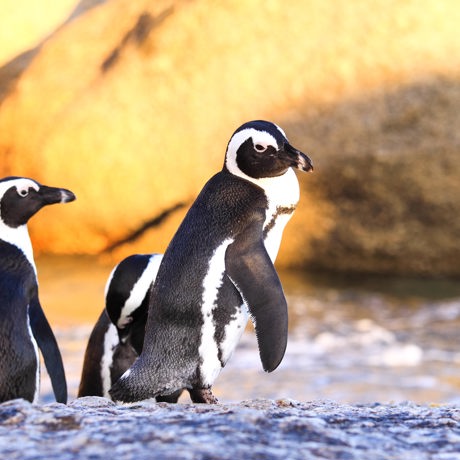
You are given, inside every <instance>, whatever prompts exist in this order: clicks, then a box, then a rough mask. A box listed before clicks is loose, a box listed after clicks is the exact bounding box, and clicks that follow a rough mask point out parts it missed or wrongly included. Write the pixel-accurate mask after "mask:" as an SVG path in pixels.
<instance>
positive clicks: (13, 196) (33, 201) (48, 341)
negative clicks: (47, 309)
mask: <svg viewBox="0 0 460 460" xmlns="http://www.w3.org/2000/svg"><path fill="white" fill-rule="evenodd" d="M73 200H75V195H74V194H73V193H72V192H70V191H69V190H66V189H63V188H54V187H47V186H44V185H41V184H39V183H38V182H36V181H34V180H32V179H28V178H24V177H6V178H4V179H1V180H0V315H1V320H0V350H1V352H2V353H1V354H2V356H1V358H0V360H1V361H0V362H1V365H0V401H7V400H10V399H15V398H24V399H27V400H29V401H36V400H37V398H38V395H39V383H40V362H39V354H38V350H39V349H40V351H41V352H42V355H43V359H44V361H45V365H46V369H47V371H48V374H49V376H50V379H51V384H52V387H53V391H54V394H55V397H56V400H57V401H58V402H62V403H66V402H67V384H66V379H65V373H64V367H63V364H62V358H61V354H60V351H59V348H58V345H57V342H56V339H55V337H54V334H53V331H52V330H51V327H50V325H49V323H48V321H47V319H46V316H45V314H44V312H43V310H42V307H41V305H40V301H39V298H38V281H37V270H36V267H35V262H34V258H33V250H32V243H31V241H30V237H29V232H28V229H27V222H28V220H29V219H30V218H31V217H32V216H33V215H34V214H35V213H37V212H38V211H39V210H40V209H41V208H43V207H44V206H47V205H50V204H55V203H67V202H69V201H73Z"/></svg>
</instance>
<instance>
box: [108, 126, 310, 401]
mask: <svg viewBox="0 0 460 460" xmlns="http://www.w3.org/2000/svg"><path fill="white" fill-rule="evenodd" d="M292 168H297V169H300V170H302V171H310V170H312V169H313V167H312V163H311V160H310V159H309V158H308V157H307V156H306V155H305V154H303V153H301V152H300V151H298V150H296V149H295V148H294V147H292V146H291V145H290V144H289V142H288V140H287V138H286V135H285V133H284V132H283V130H282V129H281V128H279V127H278V126H277V125H275V124H273V123H270V122H267V121H251V122H248V123H245V124H244V125H242V126H241V127H239V128H238V129H237V130H236V131H235V133H234V134H233V135H232V137H231V139H230V141H229V143H228V146H227V151H226V155H225V163H224V167H223V169H222V170H221V171H220V172H219V173H217V174H216V175H215V176H213V177H212V178H211V179H210V180H209V181H208V182H207V183H206V185H205V186H204V188H203V190H202V191H201V193H200V194H199V196H198V197H197V199H196V200H195V202H194V203H193V205H192V206H191V208H190V209H189V211H188V213H187V215H186V216H185V218H184V220H183V222H182V223H181V225H180V227H179V229H178V230H177V232H176V234H175V235H174V237H173V239H172V240H171V242H170V244H169V246H168V248H167V250H166V252H165V254H164V257H163V260H162V263H161V265H160V268H159V270H158V274H157V278H156V280H155V283H154V284H153V287H152V290H151V294H150V296H149V312H148V318H147V324H146V329H145V339H144V346H143V350H142V353H141V355H140V357H139V358H138V359H137V360H136V362H135V363H134V364H133V365H132V366H131V368H130V369H128V371H127V372H125V373H124V374H123V375H122V377H121V378H120V379H119V380H118V381H117V382H116V383H115V384H114V385H113V386H112V388H111V390H110V394H111V396H112V399H114V400H116V401H124V402H131V401H138V400H142V399H147V398H151V397H156V396H158V395H167V394H171V393H172V392H174V391H176V390H178V389H181V388H187V389H188V390H189V392H190V396H191V399H192V400H193V401H194V402H204V403H215V402H216V401H217V400H216V398H215V397H214V396H213V394H212V392H211V387H212V384H213V383H214V381H215V379H216V378H217V376H218V375H219V373H220V371H221V369H222V367H223V366H225V364H226V362H227V360H228V359H229V357H230V356H231V354H232V352H233V350H234V349H235V347H236V345H237V343H238V340H239V339H240V336H241V333H242V331H243V329H244V326H245V325H246V322H247V313H248V312H247V310H249V314H250V316H251V318H252V320H253V322H254V325H255V330H256V335H257V341H258V346H259V354H260V358H261V361H262V366H263V368H264V369H265V370H266V371H268V372H271V371H273V370H274V369H276V367H277V366H278V365H279V363H280V362H281V360H282V358H283V356H284V352H285V349H286V344H287V305H286V300H285V297H284V293H283V289H282V286H281V283H280V280H279V278H278V275H277V273H276V270H275V268H274V265H273V261H274V259H275V258H276V255H277V252H278V248H279V245H280V241H281V236H282V232H283V229H284V226H285V225H286V223H287V221H288V220H289V218H290V217H291V216H292V214H293V212H294V210H295V207H296V205H297V202H298V200H299V184H298V181H297V178H296V175H295V173H294V171H293V169H292Z"/></svg>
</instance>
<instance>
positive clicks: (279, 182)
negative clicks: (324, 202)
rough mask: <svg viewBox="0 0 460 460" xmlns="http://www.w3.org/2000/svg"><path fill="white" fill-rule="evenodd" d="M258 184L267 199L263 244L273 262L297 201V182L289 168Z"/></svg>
mask: <svg viewBox="0 0 460 460" xmlns="http://www.w3.org/2000/svg"><path fill="white" fill-rule="evenodd" d="M260 185H262V188H263V189H264V191H265V195H266V197H267V201H268V207H267V210H266V217H265V222H264V228H263V237H264V244H265V248H266V249H267V252H268V255H269V256H270V259H271V260H272V262H275V259H276V257H277V255H278V250H279V247H280V244H281V238H282V236H283V231H284V228H285V227H286V224H287V223H288V222H289V220H290V219H291V217H292V215H293V214H294V211H295V209H296V207H297V203H298V202H299V197H300V189H299V182H298V181H297V177H296V175H295V172H294V171H293V170H292V169H289V170H288V171H287V172H286V173H285V174H283V175H282V176H280V177H275V178H270V179H265V181H264V182H262V183H261V184H260Z"/></svg>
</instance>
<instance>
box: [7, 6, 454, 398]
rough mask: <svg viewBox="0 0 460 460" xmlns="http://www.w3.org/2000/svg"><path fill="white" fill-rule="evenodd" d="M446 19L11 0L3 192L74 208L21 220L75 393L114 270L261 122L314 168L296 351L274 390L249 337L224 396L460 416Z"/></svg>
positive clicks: (160, 239)
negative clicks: (28, 184)
mask: <svg viewBox="0 0 460 460" xmlns="http://www.w3.org/2000/svg"><path fill="white" fill-rule="evenodd" d="M458 24H460V7H459V5H458V2H457V1H455V0H441V1H439V0H422V1H411V0H407V1H395V0H390V1H388V0H385V1H383V0H373V1H367V0H356V1H354V2H349V1H345V0H327V1H324V0H310V1H300V0H299V1H291V2H289V3H288V4H287V3H286V2H282V1H281V0H264V1H262V0H253V1H250V0H249V1H242V0H240V1H228V2H216V1H211V0H201V1H199V0H197V1H167V0H160V1H152V0H150V1H145V0H135V1H133V0H106V1H103V0H81V1H76V0H60V1H59V2H52V1H48V0H43V1H42V2H39V3H37V2H35V1H30V0H20V1H17V0H16V1H12V0H2V2H1V3H0V159H1V160H0V177H3V176H7V175H21V176H28V177H32V178H34V179H36V180H38V181H40V182H42V183H44V184H47V185H54V186H62V187H66V188H69V189H71V190H72V191H73V192H75V194H76V195H77V197H78V200H77V201H76V202H75V203H72V204H69V205H66V206H56V207H53V208H50V209H46V210H44V211H43V212H42V213H41V214H39V215H38V216H37V217H36V218H34V219H32V221H31V223H30V233H31V237H32V240H33V244H34V249H35V253H36V256H37V266H38V270H39V279H40V289H41V299H42V304H43V306H44V308H45V311H46V313H47V315H48V317H49V319H50V322H51V323H52V325H53V328H54V329H55V330H56V333H57V335H58V336H59V341H60V344H61V347H62V348H63V350H64V354H65V356H64V359H65V361H66V362H65V364H66V368H67V372H68V374H69V376H70V377H69V380H70V382H71V393H72V391H73V395H75V393H76V386H77V385H78V380H79V373H80V370H81V360H82V355H83V351H84V347H85V344H86V340H87V337H88V335H89V332H90V330H91V327H92V325H93V324H94V321H95V319H96V318H97V316H98V315H99V313H100V311H101V309H102V308H103V290H104V284H105V281H106V279H107V277H108V275H109V273H110V271H111V268H112V267H113V264H115V263H117V262H118V261H119V260H121V258H122V257H124V256H126V255H128V254H131V253H134V252H143V253H145V252H163V251H164V249H165V247H166V245H167V243H168V241H169V240H170V239H171V237H172V235H173V233H174V231H175V229H176V228H177V226H178V224H179V223H180V221H181V219H182V218H183V216H184V214H185V212H186V211H187V209H188V207H189V205H190V204H191V202H192V201H193V200H194V198H195V197H196V195H197V194H198V192H199V191H200V189H201V187H202V186H203V184H204V183H205V181H206V180H207V179H208V178H209V177H210V176H211V175H212V174H214V173H215V172H216V171H218V170H219V169H220V168H221V167H222V163H223V158H224V153H225V148H226V144H227V142H228V140H229V138H230V136H231V134H232V133H233V131H234V130H235V129H236V128H237V127H238V126H239V125H240V124H242V123H243V122H245V121H248V120H251V119H260V118H262V119H267V120H271V121H274V122H275V123H277V124H279V125H280V126H281V127H282V128H283V129H284V131H285V132H286V133H287V136H288V137H289V139H290V141H291V143H292V144H293V145H294V146H295V147H297V148H298V149H300V150H302V151H304V152H306V153H308V154H309V156H310V157H311V158H312V160H313V162H314V165H315V172H314V173H313V174H304V175H300V174H299V181H300V183H301V201H300V203H299V207H298V210H297V212H296V214H295V216H294V217H293V219H292V220H291V222H290V223H289V225H288V227H287V229H286V231H285V234H284V239H283V243H282V246H281V250H280V254H279V258H278V260H277V268H278V270H279V273H280V276H281V278H282V281H283V285H284V287H285V290H286V294H287V296H288V302H289V308H290V315H291V316H290V321H291V329H290V331H291V336H290V340H289V347H288V352H287V355H286V358H285V360H284V361H283V363H282V365H281V367H280V368H279V369H278V370H277V371H275V372H274V373H273V374H270V375H268V374H263V373H262V372H261V371H259V369H260V363H259V361H258V356H257V350H256V345H255V340H254V337H253V335H252V333H251V331H250V330H248V333H247V334H246V335H245V336H244V338H243V341H242V344H241V346H240V348H239V349H238V350H237V352H236V353H235V356H234V358H233V359H232V360H231V362H230V364H229V366H228V367H227V368H226V369H225V370H224V372H223V373H222V375H221V376H220V378H219V380H218V385H216V393H217V394H218V396H220V398H221V399H222V400H240V399H244V398H245V397H258V396H261V397H262V396H264V397H292V398H296V399H300V400H306V399H315V398H331V399H336V400H339V401H345V402H367V401H388V400H401V399H412V400H416V401H418V402H448V401H453V400H457V401H458V396H457V395H458V391H459V390H460V341H459V338H458V330H459V326H460V286H459V284H458V281H457V280H458V279H459V277H460V245H459V244H458V240H459V236H460V200H459V199H458V197H459V196H460V155H459V154H460V34H459V33H458ZM142 229H144V231H140V230H142ZM241 382H244V383H241ZM44 385H45V390H44V391H45V393H46V385H47V384H46V382H45V384H44Z"/></svg>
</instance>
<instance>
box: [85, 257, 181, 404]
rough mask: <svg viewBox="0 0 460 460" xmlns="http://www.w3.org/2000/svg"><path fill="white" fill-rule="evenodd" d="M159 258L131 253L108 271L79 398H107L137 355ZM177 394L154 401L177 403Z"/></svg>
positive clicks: (89, 342)
mask: <svg viewBox="0 0 460 460" xmlns="http://www.w3.org/2000/svg"><path fill="white" fill-rule="evenodd" d="M162 257H163V255H162V254H133V255H130V256H128V257H126V258H125V259H123V260H122V261H121V262H120V263H119V264H117V265H116V266H115V267H114V269H113V270H112V272H111V273H110V275H109V277H108V280H107V283H106V286H105V290H104V298H105V308H104V309H103V311H102V313H101V314H100V316H99V318H98V320H97V322H96V324H95V326H94V328H93V330H92V332H91V334H90V337H89V340H88V344H87V346H86V351H85V357H84V360H83V369H82V375H81V380H80V386H79V389H78V397H82V396H102V397H105V398H110V395H109V389H110V387H111V386H112V384H113V383H114V382H116V381H117V380H118V378H119V377H120V376H121V375H122V374H123V373H124V372H125V371H126V370H128V369H129V367H130V366H131V365H132V364H133V363H134V361H135V360H136V359H137V358H138V356H139V355H140V353H141V351H142V345H143V342H144V329H145V323H146V320H147V312H148V292H149V289H150V286H151V285H152V283H153V281H154V280H155V277H156V275H157V272H158V267H159V266H160V262H161V259H162ZM180 393H182V391H179V392H176V393H175V394H173V395H169V396H166V397H164V398H158V399H157V400H159V401H166V402H177V400H178V398H179V396H180Z"/></svg>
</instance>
